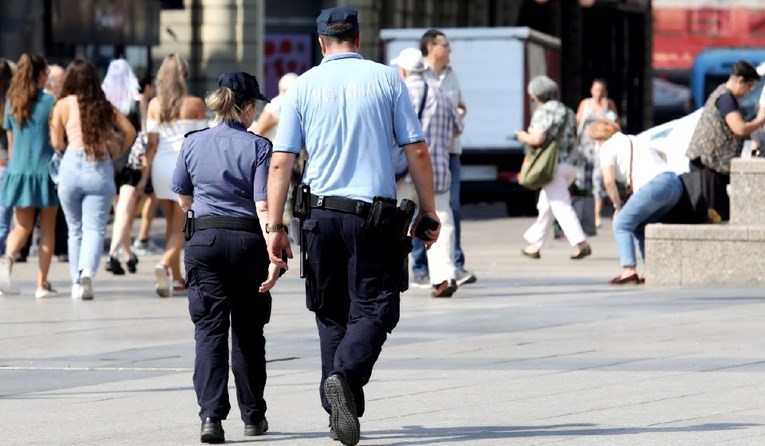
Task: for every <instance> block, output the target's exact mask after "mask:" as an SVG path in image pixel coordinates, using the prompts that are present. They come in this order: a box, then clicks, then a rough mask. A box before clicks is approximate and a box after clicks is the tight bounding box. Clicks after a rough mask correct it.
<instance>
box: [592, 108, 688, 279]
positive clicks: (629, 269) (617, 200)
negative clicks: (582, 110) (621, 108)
mask: <svg viewBox="0 0 765 446" xmlns="http://www.w3.org/2000/svg"><path fill="white" fill-rule="evenodd" d="M589 136H590V138H591V139H592V140H593V141H595V143H596V144H597V145H598V151H599V157H600V168H601V170H602V173H603V182H604V183H605V186H606V193H607V194H608V197H609V198H610V199H611V202H612V203H613V205H614V219H613V227H614V238H615V239H616V245H617V248H618V249H619V259H620V261H621V264H622V273H621V275H619V276H616V277H614V278H613V279H611V281H610V282H609V283H610V284H611V285H624V284H627V283H636V284H640V283H644V282H645V279H644V278H641V277H639V276H638V274H637V259H636V257H635V243H634V241H633V238H634V239H636V240H637V242H638V247H639V248H640V255H641V257H643V260H644V261H645V225H647V224H649V223H656V222H658V221H659V220H661V218H662V217H664V215H666V214H667V213H668V212H669V211H670V210H671V209H672V208H673V207H674V206H675V204H677V202H678V201H679V200H680V197H681V196H682V193H683V185H682V182H681V181H680V178H679V177H678V176H677V175H676V174H675V173H674V172H672V169H670V167H669V165H667V162H666V161H665V159H664V157H663V156H662V154H660V153H659V152H657V151H656V150H654V149H652V148H651V147H649V146H648V144H647V141H645V140H641V139H639V138H636V137H634V136H629V135H625V134H624V133H621V131H620V128H619V124H617V123H615V122H613V121H610V120H608V119H599V120H597V121H595V122H593V123H592V125H591V126H590V129H589ZM616 181H620V182H622V183H623V184H626V185H627V189H628V190H630V189H632V195H631V196H630V197H629V200H627V201H626V203H622V200H621V197H620V196H619V191H618V189H617V187H616Z"/></svg>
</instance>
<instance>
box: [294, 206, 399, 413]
mask: <svg viewBox="0 0 765 446" xmlns="http://www.w3.org/2000/svg"><path fill="white" fill-rule="evenodd" d="M363 224H364V220H363V219H362V218H361V217H359V216H356V215H352V214H345V213H341V212H336V211H330V210H325V209H311V216H310V218H308V219H307V220H306V221H305V222H304V223H303V231H304V232H305V242H306V243H305V244H306V246H305V249H306V254H307V261H306V264H305V273H306V306H307V307H308V309H309V310H311V311H313V312H314V313H316V326H317V327H318V329H319V340H320V344H321V383H320V386H319V394H320V396H321V403H322V406H323V407H324V410H326V411H327V413H331V406H330V404H329V402H328V401H327V397H326V395H325V394H324V381H325V380H326V379H327V377H328V376H330V375H332V374H334V373H338V374H341V375H342V376H343V377H344V378H345V379H346V381H347V382H348V384H349V385H350V387H351V389H352V390H353V396H354V400H355V403H356V413H357V414H358V415H359V416H361V415H363V414H364V392H363V386H364V385H366V384H367V383H368V382H369V379H370V377H371V375H372V368H373V367H374V364H375V362H376V361H377V358H378V356H379V355H380V351H381V350H382V346H383V343H385V340H386V339H387V335H388V333H390V332H391V331H392V330H393V328H395V327H396V324H397V323H398V319H399V314H400V291H399V290H400V279H401V272H402V268H403V262H404V257H403V256H402V254H401V248H400V245H401V243H400V242H396V241H394V240H392V237H384V236H373V235H369V234H368V233H367V232H365V231H364V229H362V225H363Z"/></svg>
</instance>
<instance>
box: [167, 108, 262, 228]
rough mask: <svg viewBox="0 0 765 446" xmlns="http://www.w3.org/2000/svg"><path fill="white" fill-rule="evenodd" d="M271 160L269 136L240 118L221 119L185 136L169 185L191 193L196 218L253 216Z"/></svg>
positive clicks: (178, 191) (186, 193) (180, 192)
mask: <svg viewBox="0 0 765 446" xmlns="http://www.w3.org/2000/svg"><path fill="white" fill-rule="evenodd" d="M270 159H271V142H270V141H268V140H267V139H265V138H262V137H260V136H257V135H254V134H252V133H250V132H248V131H247V129H245V128H244V126H242V125H241V124H240V123H237V122H224V123H221V124H220V125H218V126H216V127H212V128H210V129H206V130H201V131H198V132H193V133H191V134H189V135H188V136H187V137H186V139H185V140H184V141H183V147H182V148H181V153H180V154H179V155H178V161H177V164H176V166H175V172H174V173H173V182H172V186H171V188H172V190H173V192H175V193H177V194H179V195H192V196H193V197H194V202H193V204H192V206H191V209H192V210H193V211H194V213H195V217H196V218H199V217H205V216H209V215H218V216H226V217H249V218H257V212H256V211H255V202H256V201H264V200H265V199H266V180H267V179H268V164H269V160H270Z"/></svg>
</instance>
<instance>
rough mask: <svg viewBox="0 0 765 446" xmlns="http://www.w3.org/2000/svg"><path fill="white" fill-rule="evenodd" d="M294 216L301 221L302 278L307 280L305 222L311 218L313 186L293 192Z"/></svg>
mask: <svg viewBox="0 0 765 446" xmlns="http://www.w3.org/2000/svg"><path fill="white" fill-rule="evenodd" d="M292 215H293V216H295V218H297V219H298V221H300V225H299V228H300V229H299V230H298V237H299V241H298V245H299V246H300V261H299V262H298V264H299V265H300V278H301V279H304V278H305V256H306V253H305V233H304V232H303V222H304V221H305V220H306V219H307V218H308V217H310V216H311V186H309V185H307V184H299V185H298V186H297V187H296V188H295V189H294V190H293V192H292Z"/></svg>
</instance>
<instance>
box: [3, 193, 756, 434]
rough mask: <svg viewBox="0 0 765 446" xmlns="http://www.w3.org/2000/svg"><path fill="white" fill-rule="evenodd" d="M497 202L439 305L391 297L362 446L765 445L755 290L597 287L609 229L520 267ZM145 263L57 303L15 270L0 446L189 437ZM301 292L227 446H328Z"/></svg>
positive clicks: (181, 363) (470, 236) (189, 355)
mask: <svg viewBox="0 0 765 446" xmlns="http://www.w3.org/2000/svg"><path fill="white" fill-rule="evenodd" d="M500 211H501V207H488V206H470V207H468V208H467V209H466V213H467V214H468V216H470V217H471V218H469V219H468V220H467V221H465V222H464V224H463V231H464V235H463V244H464V246H465V247H466V252H467V256H468V266H469V267H470V269H472V270H474V271H475V272H476V273H477V275H478V277H479V280H478V282H477V283H475V284H473V285H469V286H465V287H463V288H461V289H460V290H458V292H457V293H456V294H455V296H454V297H453V298H451V299H432V298H430V297H429V294H428V292H427V291H426V290H419V289H415V290H411V291H410V292H408V293H406V294H405V295H404V296H403V298H402V316H401V321H400V323H399V326H398V328H397V329H396V330H395V331H394V333H393V335H392V336H391V337H390V338H389V341H388V342H387V344H386V345H385V348H384V350H383V353H382V356H381V359H380V361H379V362H378V364H377V368H376V369H375V374H374V375H373V378H372V381H371V383H370V384H369V385H368V386H367V387H366V396H367V401H368V402H367V413H366V414H365V416H364V417H363V418H362V419H361V427H362V437H361V443H360V444H361V445H364V446H372V445H395V446H417V445H437V444H443V445H518V446H521V445H523V446H526V445H553V444H555V445H571V446H579V445H582V446H585V445H609V446H610V445H629V446H642V445H662V446H663V445H673V446H674V445H704V446H706V445H726V446H734V445H738V446H740V445H752V446H754V445H763V444H765V322H763V321H765V293H764V292H763V289H762V288H751V287H749V288H747V287H742V288H732V287H727V288H709V287H706V288H700V287H699V288H660V287H650V286H635V285H631V286H627V287H623V288H619V287H612V286H609V285H606V282H607V281H608V280H609V279H610V278H611V277H613V276H614V275H616V274H617V273H618V272H619V265H618V258H617V253H616V248H615V246H614V243H613V238H612V235H611V231H610V229H609V228H603V229H602V230H601V233H600V234H599V235H598V236H596V237H593V238H592V239H591V244H592V246H593V251H594V254H593V256H592V257H589V258H587V259H585V260H581V261H572V260H569V259H568V256H569V255H570V253H571V248H570V247H569V246H567V244H566V243H565V242H564V241H552V242H550V243H549V244H548V245H546V246H545V247H544V248H543V249H542V259H541V260H537V261H535V260H531V259H528V258H524V257H522V256H521V255H520V249H521V247H522V246H523V240H522V238H521V234H522V233H523V231H524V230H525V229H526V227H527V226H528V225H529V224H530V223H531V219H529V218H522V219H507V218H503V217H502V216H501V212H500ZM606 222H608V221H606ZM161 223H162V222H161V221H157V222H156V223H155V226H159V225H161ZM160 229H161V228H159V227H158V228H157V234H159V233H160V232H161V231H160ZM701 254H702V253H699V255H701ZM36 260H37V259H36V258H30V261H31V262H36ZM157 260H158V256H146V257H142V258H141V263H140V264H139V265H138V269H139V273H138V274H137V275H129V276H123V277H114V276H112V275H110V274H108V273H105V272H103V271H99V275H98V276H97V277H96V282H95V293H96V297H95V300H94V301H92V302H82V301H72V300H71V299H70V298H69V288H68V286H67V282H68V280H67V279H66V278H67V277H68V275H67V269H66V268H67V266H66V264H62V263H57V262H56V261H55V260H54V262H53V267H52V273H51V281H52V283H53V285H54V287H57V288H58V290H59V291H60V292H61V295H60V296H59V297H55V298H49V299H43V300H35V299H34V297H33V296H32V294H33V291H34V280H33V278H34V274H35V268H36V265H35V264H34V263H27V264H18V265H16V267H15V271H14V277H15V278H16V279H17V280H16V286H17V287H19V288H20V290H21V292H22V294H21V295H18V296H7V297H0V327H2V331H1V332H0V416H1V418H2V421H1V422H0V444H2V445H13V446H15V445H193V444H199V420H198V417H197V411H198V407H197V405H196V399H195V396H194V391H193V389H192V385H191V376H192V372H193V370H192V367H193V359H194V344H193V326H192V324H191V322H190V321H189V317H188V313H187V304H186V299H185V298H183V297H175V298H170V299H160V298H158V297H156V295H155V294H154V290H153V283H152V275H151V270H152V266H153V265H154V263H156V261H157ZM742 267H745V265H742ZM252 286H253V289H255V288H256V287H257V284H255V283H253V284H252ZM304 300H305V299H304V296H303V294H302V281H301V280H300V279H298V278H297V265H295V266H294V269H293V270H292V271H290V272H289V273H288V274H287V275H286V276H285V277H284V278H283V279H282V281H281V282H280V283H279V284H278V285H277V288H276V289H275V291H274V311H273V315H272V318H271V323H270V324H269V325H268V326H267V327H266V330H267V338H268V344H267V347H266V348H267V351H268V358H269V360H270V361H271V362H270V364H269V381H268V384H267V387H266V398H267V401H268V404H269V410H268V413H267V417H268V420H269V424H270V431H269V432H268V434H267V435H266V436H264V437H244V436H243V433H242V428H243V425H242V422H241V421H240V419H239V413H238V409H237V408H236V403H235V393H234V389H233V378H232V380H231V383H230V384H231V385H230V395H231V398H232V403H233V404H232V405H233V406H234V409H233V410H232V412H231V414H230V415H229V419H228V420H227V421H225V422H224V429H225V430H226V438H227V440H228V442H230V443H240V444H248V443H252V444H273V445H290V446H292V445H339V443H335V442H333V441H331V440H330V439H329V438H328V437H327V428H326V425H327V416H326V415H325V414H324V412H323V410H322V408H321V406H320V404H319V401H318V395H317V392H318V381H319V373H320V370H319V356H318V338H317V335H316V329H315V326H314V322H313V318H312V315H311V313H309V312H308V311H307V310H305V307H304Z"/></svg>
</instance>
